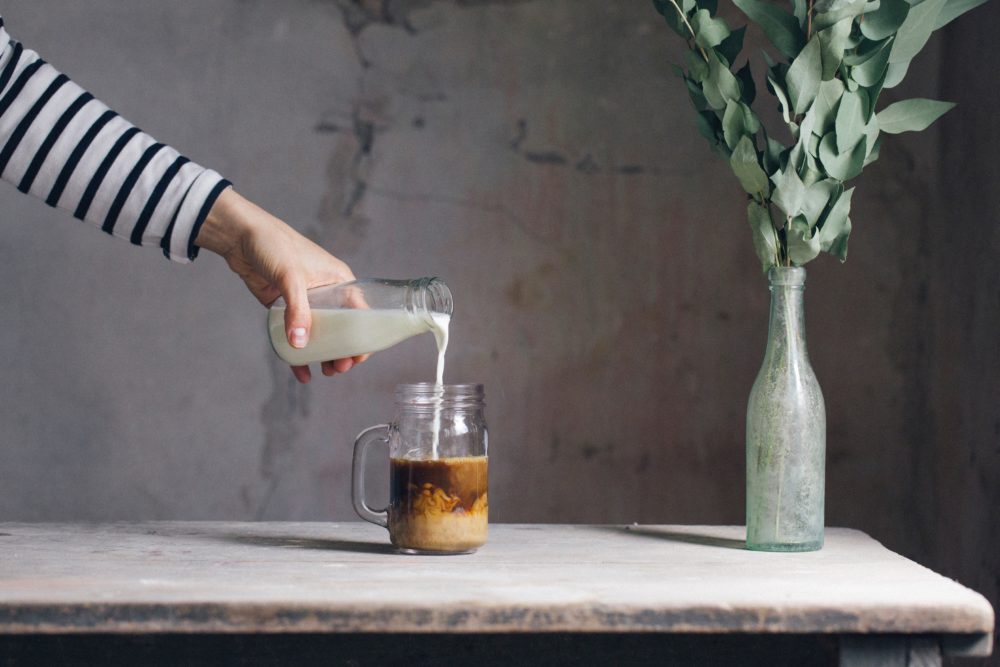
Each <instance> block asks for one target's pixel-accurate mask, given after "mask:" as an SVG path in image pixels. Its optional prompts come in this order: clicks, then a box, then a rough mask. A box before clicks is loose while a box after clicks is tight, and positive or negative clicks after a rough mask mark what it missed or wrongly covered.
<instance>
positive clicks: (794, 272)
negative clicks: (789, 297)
mask: <svg viewBox="0 0 1000 667" xmlns="http://www.w3.org/2000/svg"><path fill="white" fill-rule="evenodd" d="M767 279H768V281H769V282H770V283H771V285H772V286H775V285H788V286H790V287H804V286H805V284H806V269H805V267H803V266H772V267H771V268H770V269H768V271H767Z"/></svg>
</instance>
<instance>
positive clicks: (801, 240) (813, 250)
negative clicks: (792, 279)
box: [785, 217, 820, 266]
mask: <svg viewBox="0 0 1000 667" xmlns="http://www.w3.org/2000/svg"><path fill="white" fill-rule="evenodd" d="M785 233H786V235H787V239H788V259H790V260H792V263H793V264H795V265H796V266H802V265H803V264H805V263H806V262H811V261H812V260H814V259H816V255H818V254H819V253H820V243H819V234H818V233H814V232H813V230H812V229H810V227H809V223H808V222H806V220H805V219H803V218H801V217H797V218H795V219H794V220H792V222H791V224H790V225H788V229H787V230H786V231H785Z"/></svg>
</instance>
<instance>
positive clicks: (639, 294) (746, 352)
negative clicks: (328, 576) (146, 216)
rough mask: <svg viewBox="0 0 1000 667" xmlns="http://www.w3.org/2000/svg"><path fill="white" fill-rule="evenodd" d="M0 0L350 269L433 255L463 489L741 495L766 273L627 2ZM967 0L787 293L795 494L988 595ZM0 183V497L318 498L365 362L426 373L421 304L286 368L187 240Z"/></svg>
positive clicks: (508, 493)
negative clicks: (804, 374) (477, 421)
mask: <svg viewBox="0 0 1000 667" xmlns="http://www.w3.org/2000/svg"><path fill="white" fill-rule="evenodd" d="M376 5H377V6H376ZM3 11H4V14H5V19H6V21H7V26H8V29H9V31H10V32H11V33H12V34H13V35H14V36H15V37H17V38H18V39H20V40H22V41H23V42H25V44H27V45H29V46H31V47H33V48H36V49H37V50H39V51H40V52H41V53H42V54H43V55H44V57H46V59H48V60H49V61H50V62H52V63H54V64H56V65H57V66H59V67H61V68H62V69H63V70H64V71H66V72H67V73H68V74H70V75H71V76H72V77H74V78H75V79H76V80H77V81H78V82H79V83H81V84H82V85H84V86H85V87H87V88H89V89H91V90H92V91H93V92H95V93H96V94H97V95H98V96H99V97H101V98H102V99H103V100H105V101H106V102H107V103H109V104H110V105H111V106H112V107H114V108H116V109H118V110H119V111H120V112H122V113H123V115H125V116H126V117H128V118H130V119H131V120H133V121H134V122H136V123H138V124H139V125H140V126H141V127H143V128H144V129H146V130H147V131H149V132H151V133H152V134H154V136H157V137H158V138H159V139H161V140H164V141H167V142H169V143H171V144H173V145H175V146H176V147H177V148H178V149H180V150H181V151H183V152H185V153H187V154H188V155H190V156H191V157H192V158H193V159H195V160H197V161H200V162H202V163H204V164H208V165H210V166H213V167H214V168H216V169H218V170H219V171H220V172H222V173H223V174H225V175H227V176H228V177H229V178H230V179H231V180H233V181H234V182H235V183H236V184H237V187H238V189H239V190H240V191H242V192H243V193H244V194H246V195H247V196H249V197H250V198H251V199H253V200H255V201H257V202H259V203H260V204H262V205H264V206H265V207H266V208H268V209H270V210H272V211H273V212H275V213H276V214H278V215H280V216H282V217H283V218H285V219H286V220H288V221H289V222H290V223H291V224H293V225H295V226H296V227H297V228H299V229H300V230H302V231H303V232H305V233H307V234H309V235H310V236H312V237H313V238H315V239H317V240H318V241H319V242H321V243H322V244H323V245H325V246H326V247H328V248H329V249H331V251H333V252H334V253H335V254H337V255H339V256H340V257H342V258H343V259H345V260H346V261H348V263H350V264H351V266H352V267H353V268H354V270H355V272H356V273H357V274H359V275H365V276H385V277H408V276H419V275H440V276H442V277H444V278H445V279H446V280H447V282H448V283H449V284H450V285H451V287H452V289H453V292H454V296H455V300H456V315H455V318H454V321H453V325H452V326H453V329H452V331H453V337H452V341H453V342H452V347H451V348H450V350H449V355H448V367H447V374H446V375H447V379H448V380H450V381H456V382H457V381H478V382H483V383H485V384H486V387H487V399H488V402H489V407H488V418H489V422H490V426H491V435H492V440H491V443H492V444H493V450H492V451H491V455H492V458H493V465H492V471H491V474H492V486H493V490H494V493H493V494H491V495H492V498H491V500H493V508H492V509H493V518H494V519H495V520H498V521H589V522H631V521H640V522H726V523H739V522H741V521H742V513H743V419H744V415H745V401H746V397H747V394H748V392H749V388H750V385H751V384H752V382H753V378H754V375H755V373H756V371H757V368H758V367H759V364H760V361H761V358H762V354H763V346H764V338H765V333H766V324H767V323H766V318H767V312H766V311H767V289H766V283H765V281H764V279H763V278H762V277H761V276H760V273H759V268H758V266H757V264H756V260H755V258H754V255H753V251H752V246H751V243H750V238H749V230H748V229H747V227H746V222H745V220H744V217H743V216H744V206H745V204H744V201H743V199H742V197H741V196H740V195H739V192H738V188H737V186H736V184H735V181H734V179H733V178H732V176H731V175H730V174H729V173H728V168H727V167H726V165H725V164H724V163H722V162H721V161H720V160H718V159H717V158H716V157H715V156H713V155H711V154H710V152H709V151H708V149H707V147H706V146H705V145H704V142H703V140H702V139H701V137H700V136H698V135H697V132H696V131H695V125H694V121H693V117H692V111H691V110H690V109H689V104H688V101H687V98H686V95H685V94H684V92H683V87H682V85H681V84H680V82H679V81H678V80H677V79H676V78H675V77H674V76H673V75H672V73H671V72H670V67H669V66H670V63H671V62H675V61H679V60H680V59H681V50H680V44H679V43H678V42H679V40H678V39H676V37H675V36H674V35H673V34H671V33H669V32H668V30H667V28H666V27H665V26H664V25H662V23H661V20H660V19H659V17H658V15H657V14H656V13H655V12H654V11H653V10H652V9H651V7H650V6H648V4H647V3H646V2H640V1H636V2H628V3H613V2H603V1H598V0H587V1H582V0H525V1H520V2H514V1H510V2H483V1H478V2H472V1H466V2H457V3H456V2H450V1H446V0H424V1H420V2H416V1H411V2H405V1H400V2H391V1H386V2H382V3H377V2H369V3H361V4H358V3H356V2H351V1H349V0H339V1H327V2H318V1H313V2H307V1H305V0H301V1H296V2H283V3H279V2H264V1H242V2H241V1H238V0H210V1H203V2H194V1H189V2H172V3H152V2H148V3H128V4H126V5H123V4H122V3H119V2H113V1H112V0H100V1H95V2H88V3H75V2H67V1H65V0H31V2H28V1H27V0H23V1H19V2H18V1H12V2H8V3H5V5H4V10H3ZM978 13H979V17H978V19H976V18H972V19H971V20H960V21H959V22H958V23H957V25H955V26H953V27H951V28H949V29H948V30H947V31H946V34H945V35H943V36H938V37H935V39H934V41H933V42H932V44H931V46H930V47H929V48H928V50H927V52H926V53H925V54H923V55H922V56H921V57H920V58H919V59H918V60H917V61H916V63H915V65H914V67H913V69H912V70H911V76H910V80H909V81H908V82H907V83H906V84H905V85H904V86H903V87H902V88H901V91H902V94H904V95H907V96H908V95H914V94H915V95H922V96H927V97H944V98H946V99H955V100H959V101H960V102H962V106H961V107H960V108H959V109H958V110H957V111H955V112H952V114H949V115H948V116H946V117H945V119H944V120H943V121H942V122H941V123H940V124H939V126H938V127H937V128H936V129H934V130H932V131H929V132H926V133H923V134H921V135H919V136H913V137H906V136H903V137H895V138H894V137H890V138H889V140H888V141H887V142H886V145H885V146H884V148H883V151H882V159H881V160H880V161H879V162H878V163H876V164H875V165H873V166H872V167H871V168H869V169H868V170H866V174H865V176H863V177H862V179H861V181H860V187H859V191H858V194H857V195H856V197H855V211H854V214H853V216H852V218H853V220H854V227H855V233H854V235H853V236H852V239H851V256H850V259H849V261H848V263H847V264H846V265H845V266H840V265H839V264H837V263H836V262H835V261H833V260H832V259H830V258H827V257H823V258H820V259H819V260H817V261H816V262H814V263H813V264H810V266H809V272H810V277H809V286H808V290H807V320H808V328H809V342H810V348H811V349H810V352H811V355H812V359H813V364H814V366H815V368H816V371H817V374H818V376H819V378H820V382H821V384H822V386H823V389H824V392H825V394H826V398H827V412H828V419H829V457H828V458H829V466H828V495H827V498H828V500H827V503H828V523H829V524H831V525H848V526H854V527H858V528H862V529H864V530H867V531H869V532H871V533H872V534H873V535H875V536H876V537H877V538H879V539H881V540H883V541H885V542H886V543H887V544H888V545H889V546H890V547H893V548H895V549H898V550H901V551H903V552H904V553H907V554H908V555H911V556H913V557H915V558H917V559H919V560H921V561H922V562H925V563H927V564H929V565H932V566H935V567H939V568H943V569H946V571H948V572H949V573H950V574H952V575H953V576H956V577H958V578H959V579H961V580H963V581H965V582H966V583H969V584H972V585H975V586H976V587H977V588H978V589H979V590H981V591H983V592H984V593H987V594H988V595H990V596H991V598H992V599H993V600H994V602H996V600H997V589H998V581H997V571H998V563H997V554H998V553H1000V542H998V538H997V519H996V517H997V516H998V509H1000V501H998V496H997V488H998V486H1000V484H998V482H1000V461H998V457H1000V421H998V410H997V406H998V405H1000V384H998V380H997V376H998V374H1000V354H998V346H997V344H996V338H997V336H996V332H997V331H998V325H1000V299H998V294H1000V289H998V275H997V270H996V260H997V258H998V255H1000V231H998V225H997V214H996V210H995V202H996V200H997V189H998V183H997V179H996V177H995V175H994V174H993V173H992V172H991V171H990V168H989V165H990V164H992V161H993V156H994V155H995V154H996V152H997V148H998V140H997V139H998V138H997V129H996V125H995V123H994V122H993V120H992V118H993V114H994V113H995V109H996V107H997V93H996V90H995V89H994V88H991V87H990V86H989V85H987V83H986V81H983V82H981V83H977V82H975V81H971V83H969V84H966V83H962V84H956V83H951V82H947V81H942V80H941V79H940V77H939V73H940V72H949V73H952V72H959V75H958V76H962V77H963V79H962V80H963V82H964V81H965V78H964V76H965V75H964V72H966V71H969V67H968V64H969V63H973V62H974V63H976V68H978V69H980V70H981V71H995V65H996V61H997V58H998V48H997V47H996V46H995V45H994V41H993V40H992V39H989V37H990V36H989V35H987V34H986V31H987V26H988V25H990V21H988V20H986V18H987V17H988V16H990V15H991V14H992V17H993V19H994V21H993V24H994V25H995V24H996V22H995V19H996V18H997V14H998V12H997V10H996V8H993V7H989V8H984V9H980V10H978ZM984 58H985V59H986V60H987V62H984V61H983V59H984ZM987 65H989V67H993V68H994V69H993V70H990V69H987ZM970 79H971V77H970ZM977 86H978V87H977ZM897 96H898V95H897ZM893 139H897V140H893ZM0 218H2V220H3V222H2V224H3V234H2V235H0V257H2V262H0V284H3V285H4V286H5V287H6V289H5V290H3V292H2V294H0V304H2V306H3V309H4V312H5V313H7V315H6V316H5V317H4V320H3V322H4V326H3V327H0V369H2V370H0V378H2V380H3V382H2V389H0V391H2V400H0V424H2V427H3V436H2V437H3V440H2V447H0V516H2V517H3V518H5V519H24V520H47V519H88V520H90V519H139V518H148V519H167V518H189V519H202V518H230V519H319V520H328V519H341V520H343V519H351V518H352V517H353V513H352V511H351V509H350V503H349V500H348V492H349V467H350V443H351V441H352V439H353V436H354V434H355V433H356V432H357V431H359V430H360V429H361V428H362V427H364V426H367V425H369V424H372V423H377V422H380V421H385V420H386V419H388V418H389V417H391V413H392V388H393V386H394V385H395V384H396V383H398V382H403V381H417V380H427V379H430V378H431V377H432V373H433V364H434V350H433V342H432V340H431V339H430V337H424V338H423V339H414V340H411V341H408V342H406V343H404V344H402V345H400V346H398V347H397V348H395V349H392V350H389V351H387V352H385V353H382V354H379V355H378V356H376V357H375V358H373V359H372V360H371V361H370V362H368V363H367V364H365V365H364V366H363V367H362V368H360V369H358V370H356V371H352V372H351V373H350V374H348V375H346V376H342V377H338V378H336V379H334V380H332V381H331V380H326V379H322V380H321V381H317V382H314V383H313V384H311V385H309V386H308V387H304V388H303V387H299V386H296V384H295V383H294V381H293V380H292V378H291V375H290V373H289V372H288V371H287V369H286V368H283V367H282V366H281V364H280V363H278V362H277V361H276V360H275V359H274V358H273V357H272V355H271V353H270V351H269V348H268V345H267V342H266V339H265V335H264V323H263V318H264V316H263V311H262V310H261V309H260V308H259V306H258V305H257V304H256V302H255V301H254V300H253V299H252V297H250V296H249V294H247V293H246V292H245V290H244V289H243V287H242V286H241V284H240V283H239V282H238V281H237V280H236V279H235V278H233V277H230V275H229V274H228V271H227V269H226V268H225V266H224V265H223V263H222V262H221V261H219V260H218V258H215V257H211V256H207V255H203V257H202V258H201V259H199V260H198V261H197V262H196V263H195V264H194V265H193V266H190V267H182V266H174V265H170V264H169V263H168V262H166V261H164V260H163V259H162V257H161V256H160V255H159V254H158V253H157V252H156V251H153V250H138V249H135V248H131V247H129V246H128V245H127V244H124V243H121V242H119V241H114V240H111V239H108V238H106V237H105V236H103V235H102V234H100V233H98V232H97V231H96V230H95V229H93V228H89V227H84V226H82V225H80V224H78V223H76V222H75V221H73V220H72V219H71V218H69V217H68V216H67V215H65V214H62V213H59V212H56V211H53V210H51V209H48V208H47V207H45V206H44V205H43V204H42V203H41V202H39V201H35V200H32V199H29V198H26V197H24V196H22V195H20V194H18V193H16V192H15V191H14V189H13V188H10V187H7V188H6V190H5V192H4V195H3V196H2V197H0Z"/></svg>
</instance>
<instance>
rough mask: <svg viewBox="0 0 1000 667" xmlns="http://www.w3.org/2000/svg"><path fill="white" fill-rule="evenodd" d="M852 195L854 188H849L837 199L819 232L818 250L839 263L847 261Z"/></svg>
mask: <svg viewBox="0 0 1000 667" xmlns="http://www.w3.org/2000/svg"><path fill="white" fill-rule="evenodd" d="M853 195H854V188H850V189H849V190H844V192H843V193H842V194H841V195H840V196H839V197H837V201H836V202H835V203H834V205H833V207H832V208H831V209H830V212H829V213H827V215H826V217H825V218H824V220H823V226H822V227H821V228H820V231H819V244H820V248H821V249H822V250H823V251H824V252H828V253H830V254H832V255H833V256H834V257H836V258H837V259H839V260H840V261H841V262H843V261H845V260H846V259H847V237H848V236H850V234H851V218H850V213H851V197H852V196H853Z"/></svg>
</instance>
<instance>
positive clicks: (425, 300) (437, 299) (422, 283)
mask: <svg viewBox="0 0 1000 667" xmlns="http://www.w3.org/2000/svg"><path fill="white" fill-rule="evenodd" d="M406 287H407V289H406V297H405V306H406V310H408V311H409V312H410V313H412V314H413V315H416V316H417V317H419V318H421V319H423V320H424V321H425V322H426V323H427V325H428V327H430V328H432V329H433V328H436V327H437V326H438V325H437V324H436V323H435V321H434V316H435V315H437V316H438V317H442V316H445V317H451V312H452V309H453V308H454V304H453V302H452V297H451V290H449V289H448V286H447V285H445V284H444V281H442V280H441V279H440V278H418V279H416V280H411V281H409V282H408V283H407V286H406Z"/></svg>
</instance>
